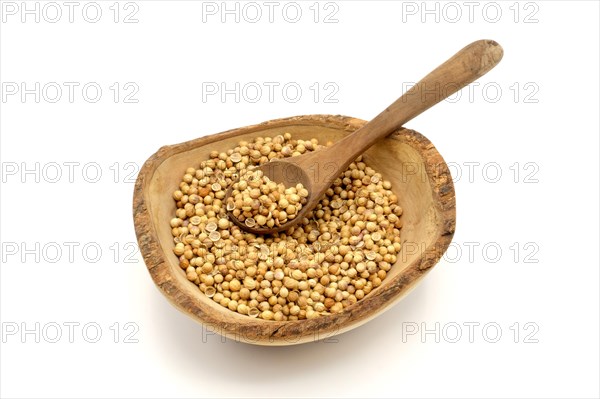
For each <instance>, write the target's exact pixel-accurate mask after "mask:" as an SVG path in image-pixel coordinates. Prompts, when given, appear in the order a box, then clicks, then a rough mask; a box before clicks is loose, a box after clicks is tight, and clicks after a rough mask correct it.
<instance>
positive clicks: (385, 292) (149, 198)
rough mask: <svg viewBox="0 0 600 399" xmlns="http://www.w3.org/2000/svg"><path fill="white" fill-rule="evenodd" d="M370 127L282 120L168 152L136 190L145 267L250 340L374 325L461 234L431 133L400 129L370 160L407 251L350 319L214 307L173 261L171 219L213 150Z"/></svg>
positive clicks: (277, 341) (153, 162)
mask: <svg viewBox="0 0 600 399" xmlns="http://www.w3.org/2000/svg"><path fill="white" fill-rule="evenodd" d="M365 123H366V122H365V121H363V120H360V119H355V118H350V117H344V116H334V115H306V116H297V117H292V118H284V119H277V120H272V121H268V122H264V123H261V124H258V125H253V126H247V127H243V128H239V129H234V130H229V131H226V132H223V133H219V134H215V135H210V136H206V137H202V138H199V139H195V140H191V141H188V142H185V143H180V144H175V145H170V146H165V147H162V148H161V149H159V150H158V151H157V152H156V153H155V154H154V155H152V156H151V157H150V158H149V159H148V160H147V161H146V163H145V164H144V166H143V167H142V169H141V171H140V173H139V176H138V179H137V182H136V184H135V189H134V198H133V216H134V224H135V231H136V235H137V239H138V243H139V246H140V250H141V253H142V255H143V257H144V261H145V263H146V266H147V268H148V271H149V272H150V275H151V277H152V279H153V280H154V283H155V284H156V286H157V287H158V288H159V289H160V291H161V292H162V293H163V294H164V295H165V297H167V299H168V300H169V301H170V302H171V303H172V304H173V305H174V306H176V307H177V308H178V309H180V310H181V311H183V312H184V313H186V314H187V315H188V316H190V317H192V318H194V319H195V320H197V321H199V322H201V323H202V324H203V325H204V326H205V328H207V329H210V330H211V331H214V332H216V333H220V334H222V335H225V336H227V337H228V338H232V339H236V340H238V341H242V342H248V343H255V344H261V345H290V344H297V343H302V342H308V341H312V340H315V339H322V338H326V337H330V336H332V335H335V334H338V333H341V332H344V331H347V330H349V329H351V328H354V327H357V326H359V325H360V324H362V323H364V322H366V321H368V320H369V319H370V318H372V317H375V316H376V315H378V314H380V313H381V312H383V311H384V310H385V309H386V308H388V307H389V306H390V305H392V304H393V303H395V302H396V301H398V300H400V299H401V298H402V297H403V296H404V295H406V293H407V292H408V291H409V290H410V289H411V288H412V287H413V286H414V285H415V284H416V283H417V282H418V281H419V280H420V279H421V278H422V277H423V276H424V275H425V274H426V273H427V272H428V271H429V270H430V268H431V267H432V266H434V265H435V264H436V263H437V262H438V260H439V259H440V258H441V256H442V255H443V253H444V252H445V250H446V249H447V248H448V245H449V244H450V241H451V240H452V236H453V234H454V229H455V220H456V211H455V194H454V186H453V183H452V178H451V176H450V172H449V170H448V167H447V165H446V163H445V162H444V160H443V158H442V156H441V155H440V154H439V153H438V152H437V150H436V149H435V147H434V146H433V144H432V143H431V142H430V141H429V140H428V139H427V138H426V137H425V136H423V135H421V134H419V133H417V132H415V131H413V130H409V129H400V130H398V131H396V132H394V133H393V134H392V135H390V136H389V137H388V138H386V139H385V140H383V141H382V142H380V143H378V144H376V145H375V146H374V147H372V148H371V149H369V150H368V151H367V153H365V160H366V162H367V163H368V164H369V166H372V167H373V168H374V169H376V170H377V171H378V172H381V173H382V174H383V176H384V178H386V179H388V180H391V181H392V184H393V188H392V189H393V191H394V192H395V194H397V195H398V197H399V202H400V204H401V206H402V207H403V208H404V211H405V212H404V215H403V216H402V218H403V221H404V226H403V228H402V233H401V234H402V238H403V248H402V250H401V251H400V253H399V254H398V261H397V262H396V264H395V265H394V266H393V267H392V270H391V271H390V273H389V274H388V277H386V279H385V280H384V282H383V284H382V285H381V286H380V287H378V288H377V289H374V290H373V291H372V292H371V293H370V294H369V295H367V296H365V298H364V299H362V300H361V301H359V302H357V303H355V304H354V305H351V306H349V307H348V308H346V309H345V310H344V311H343V312H342V313H339V314H335V315H326V316H321V317H318V318H316V319H311V320H298V321H284V322H275V321H266V320H262V319H253V318H250V317H248V316H244V315H240V314H237V313H235V312H232V311H230V310H229V309H226V308H224V307H221V306H220V305H218V304H216V303H214V301H212V300H211V299H209V298H207V297H206V296H205V295H204V294H203V293H202V292H201V291H200V290H199V289H198V287H197V286H196V285H194V284H193V283H191V282H189V281H187V279H186V278H185V273H184V272H183V271H182V270H181V269H180V268H179V266H178V260H177V258H176V257H175V255H173V252H172V248H173V242H172V237H171V236H170V227H169V219H170V217H172V215H173V214H174V210H175V204H174V201H173V200H172V197H171V194H172V192H173V191H174V190H175V189H176V187H177V185H178V183H179V181H180V178H181V176H182V175H183V173H184V171H185V169H186V168H187V167H189V166H194V165H197V164H198V163H199V162H200V161H201V160H202V159H206V155H207V154H208V152H209V151H210V150H212V149H217V150H219V151H223V150H226V149H228V148H232V147H233V146H235V143H236V142H237V141H239V140H242V139H248V138H252V137H254V136H260V135H269V136H270V135H275V134H280V133H283V132H286V131H289V132H291V133H292V135H293V136H294V137H295V138H310V137H317V138H318V139H320V140H328V139H332V140H335V139H336V138H338V139H339V138H340V137H342V136H343V135H344V134H348V133H350V132H353V131H355V130H356V129H358V128H360V127H361V126H363V125H364V124H365Z"/></svg>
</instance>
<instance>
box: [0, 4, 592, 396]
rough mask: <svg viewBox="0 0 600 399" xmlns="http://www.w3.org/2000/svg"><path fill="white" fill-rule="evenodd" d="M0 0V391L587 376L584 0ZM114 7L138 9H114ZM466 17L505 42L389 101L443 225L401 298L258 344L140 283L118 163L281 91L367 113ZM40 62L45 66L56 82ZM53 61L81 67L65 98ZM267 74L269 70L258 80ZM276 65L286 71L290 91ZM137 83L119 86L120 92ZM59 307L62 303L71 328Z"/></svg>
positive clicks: (177, 390)
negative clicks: (331, 327)
mask: <svg viewBox="0 0 600 399" xmlns="http://www.w3.org/2000/svg"><path fill="white" fill-rule="evenodd" d="M7 3H11V2H6V1H4V2H2V11H3V14H2V18H3V21H2V25H1V27H0V34H1V39H0V52H1V54H0V56H1V65H0V75H1V76H0V80H1V81H2V84H3V86H2V95H3V97H2V102H1V104H0V106H1V110H0V112H1V115H0V118H1V124H0V128H1V143H0V145H1V158H2V190H1V221H2V224H1V241H2V267H1V269H0V270H1V289H0V292H1V322H2V343H1V375H0V386H1V388H0V394H1V395H2V397H116V396H118V397H157V398H158V397H221V396H228V397H232V396H234V397H246V396H249V397H287V396H296V397H297V396H303V397H304V396H306V397H313V396H315V397H316V396H319V397H330V396H338V397H341V396H353V397H370V396H377V397H382V396H387V397H512V396H515V397H598V396H599V395H600V392H599V381H598V375H599V374H600V373H599V367H598V366H599V363H598V362H599V357H598V356H599V355H598V352H599V348H598V337H599V329H598V322H599V320H598V318H599V316H598V315H599V309H598V307H599V306H598V304H599V296H598V291H599V274H598V269H599V268H598V266H599V262H598V261H599V259H598V241H599V240H598V238H599V237H598V203H599V202H598V181H599V177H598V147H599V143H598V133H599V126H598V109H599V101H598V89H599V84H598V83H599V82H598V71H599V64H598V49H599V47H600V46H599V43H598V40H599V39H598V38H599V31H598V26H599V24H598V22H599V21H598V19H599V5H598V3H597V2H594V1H585V2H566V1H565V2H561V1H547V2H546V1H537V2H528V3H527V2H521V3H517V4H516V5H515V2H512V1H510V2H497V3H493V4H491V5H487V3H484V2H475V5H474V7H475V8H473V9H471V10H472V14H471V15H469V7H470V6H469V5H467V4H465V3H464V2H455V3H452V4H451V5H447V3H437V5H436V3H434V2H429V3H427V5H426V6H424V5H423V4H422V3H421V2H404V3H402V2H393V1H386V2H369V4H367V2H360V1H348V2H346V1H338V2H333V3H332V4H333V5H331V4H329V5H326V4H325V3H324V2H322V3H320V4H318V5H317V7H314V6H313V3H314V2H313V1H310V2H300V3H298V4H299V7H300V8H301V10H302V16H301V17H300V20H299V21H298V22H297V23H291V22H288V21H286V19H285V18H284V17H283V16H282V9H283V7H284V6H285V5H286V4H287V3H284V2H281V3H279V4H278V6H277V7H276V8H275V12H274V15H273V22H272V23H271V22H269V16H268V10H269V9H268V7H267V6H266V5H265V4H263V3H262V2H259V3H258V6H259V8H260V9H261V11H262V12H263V15H262V19H261V20H260V21H258V22H256V23H251V22H249V21H248V19H250V18H254V13H253V12H254V10H252V9H249V8H246V9H245V10H246V12H247V13H246V14H245V15H244V14H242V15H240V20H239V23H236V22H235V20H234V18H235V15H229V16H226V18H227V19H226V21H225V23H222V22H221V20H220V14H219V13H217V14H216V15H210V14H207V13H204V14H203V10H205V11H210V10H213V9H214V6H216V7H217V8H218V10H217V11H221V7H222V6H221V3H220V2H217V3H210V4H209V3H205V4H204V5H203V3H201V2H194V1H180V2H168V3H167V2H162V1H136V2H133V3H132V4H133V5H131V4H126V3H125V2H121V3H120V4H117V7H115V6H114V5H113V3H114V2H113V1H108V2H103V1H100V2H98V5H99V7H100V8H101V10H102V15H101V17H100V20H99V21H98V22H97V23H91V22H88V21H86V20H85V18H84V17H83V16H82V9H83V8H84V6H85V5H86V4H87V3H85V2H80V3H79V5H78V6H77V7H76V8H75V9H74V14H73V22H72V23H71V22H69V16H68V11H69V9H68V8H67V6H65V5H64V4H63V3H62V2H59V3H57V4H58V7H59V8H60V9H61V11H62V13H63V14H62V19H61V20H60V21H58V22H56V23H50V22H49V21H48V19H53V18H55V15H56V14H55V12H56V8H52V7H54V6H53V5H52V6H47V7H46V8H44V6H45V5H46V3H45V2H40V3H39V5H38V7H39V10H40V13H41V15H40V21H39V23H37V22H35V15H33V14H31V15H27V14H26V15H24V17H25V18H26V20H25V22H22V21H21V17H22V15H21V13H22V5H21V2H17V3H11V4H7ZM15 5H16V6H17V7H18V9H17V10H16V14H14V15H13V12H15V8H14V6H15ZM27 6H28V7H29V8H30V9H33V8H34V7H35V2H28V3H27ZM243 6H244V3H240V4H239V5H238V7H240V12H243V10H244V8H243ZM311 6H312V7H313V8H312V9H311V8H310V7H311ZM90 7H93V5H92V6H87V8H86V10H87V12H88V14H87V16H86V17H87V18H88V19H93V18H95V15H94V8H90ZM110 7H113V8H110ZM228 7H230V8H233V7H234V4H232V3H229V5H228ZM290 7H294V5H292V6H287V8H286V10H287V11H288V12H289V14H288V15H286V18H288V19H293V18H294V13H293V11H294V9H293V8H290ZM424 7H427V8H428V9H433V10H435V9H436V8H435V7H437V10H438V12H437V14H436V11H434V13H433V14H424V11H425V10H424ZM316 8H318V9H319V10H320V13H319V15H318V22H317V23H315V22H314V18H315V9H316ZM115 9H119V10H120V13H119V15H118V18H117V19H118V22H117V23H115V22H114V20H113V18H115ZM484 9H485V12H484ZM498 9H499V10H500V11H501V14H500V15H497V14H496V11H497V10H498ZM44 10H45V12H46V13H45V14H44ZM457 11H459V12H460V13H461V14H460V15H461V17H460V18H458V17H457V14H456V12H457ZM517 11H518V14H517ZM131 13H133V15H132V16H131V18H130V19H137V20H138V22H137V23H124V21H123V20H124V18H125V17H126V16H127V15H129V14H131ZM331 13H333V15H331V16H330V19H331V20H333V23H325V22H324V19H325V17H326V16H327V15H329V14H331ZM203 18H204V20H203ZM422 18H425V22H422V21H421V19H422ZM436 18H438V21H436ZM335 20H337V22H335ZM453 20H457V21H456V22H453ZM496 20H497V21H496ZM494 21H495V22H494ZM481 38H489V39H494V40H497V41H498V42H499V43H500V44H502V46H503V47H504V49H505V56H504V59H503V61H502V62H501V64H500V65H499V66H498V67H497V68H496V69H494V70H493V71H491V72H490V73H489V74H488V75H486V76H485V77H483V78H482V79H481V80H480V81H479V83H480V85H479V86H472V87H471V89H464V90H463V91H462V93H461V97H460V98H456V97H455V99H454V100H453V101H446V102H443V103H441V104H439V105H438V106H436V107H435V108H433V109H431V110H429V111H427V112H426V113H425V114H423V115H421V116H419V117H418V118H416V119H414V120H413V121H411V122H410V123H408V124H407V126H408V127H411V128H413V129H416V130H418V131H420V132H422V133H423V134H425V135H426V136H427V137H428V138H430V139H431V140H432V141H433V143H434V144H435V145H436V147H437V148H438V150H439V151H440V153H441V154H442V155H443V156H444V158H445V159H446V161H447V162H448V163H449V165H452V171H453V173H454V177H455V180H456V183H455V186H456V195H457V229H456V234H455V236H454V243H453V245H452V247H451V248H450V250H449V252H448V253H447V254H446V257H445V258H444V259H443V260H442V261H441V262H440V263H439V264H438V265H437V266H436V267H435V268H434V269H433V270H432V272H431V273H430V274H429V275H428V276H427V278H426V279H425V280H424V281H423V282H422V284H420V286H418V288H417V289H415V290H414V291H413V292H412V293H411V294H410V295H409V297H407V298H406V299H405V300H404V301H402V302H401V303H400V304H398V305H397V306H395V307H394V308H392V309H391V310H389V311H388V312H387V313H385V314H383V315H381V316H380V317H378V318H377V319H375V320H373V321H371V322H369V323H368V324H366V325H364V326H362V327H360V328H358V329H356V330H353V331H351V332H349V333H346V334H343V335H341V336H338V337H336V338H334V339H331V340H329V341H328V342H316V343H309V344H305V345H301V346H292V347H285V348H269V347H256V346H251V345H246V344H240V343H236V342H232V341H227V342H222V341H221V339H220V337H218V336H215V335H211V334H208V333H206V331H203V330H202V328H201V326H200V325H198V324H196V323H195V322H194V321H192V320H191V319H188V318H187V317H186V316H185V315H183V314H181V313H179V312H178V311H177V310H175V309H174V308H173V307H171V305H169V304H168V303H167V301H166V300H165V299H164V298H163V297H162V295H161V294H160V293H159V292H158V290H157V289H156V288H155V287H154V285H153V283H152V281H151V279H150V278H149V275H148V272H147V271H146V269H145V265H144V263H143V261H142V259H141V257H140V255H139V253H137V252H136V249H135V247H134V246H132V245H131V244H129V243H135V241H136V239H135V234H134V230H133V223H132V216H131V200H132V191H133V181H134V180H135V176H136V173H137V169H136V168H137V167H139V166H140V165H142V164H143V162H144V161H145V160H146V159H147V158H148V157H149V156H150V155H151V154H152V153H153V152H154V151H156V150H157V149H158V148H159V147H160V146H162V145H164V144H173V143H178V142H181V141H185V140H189V139H192V138H195V137H199V136H203V135H207V134H212V133H217V132H220V131H223V130H227V129H231V128H236V127H241V126H245V125H250V124H254V123H259V122H262V121H265V120H269V119H274V118H280V117H286V116H292V115H300V114H312V113H329V114H345V115H350V116H354V117H359V118H363V119H369V118H372V117H373V116H375V115H376V114H377V113H378V112H379V111H380V110H382V109H383V108H385V107H386V106H387V105H389V104H390V103H391V102H392V101H393V100H394V99H396V98H397V97H398V96H400V95H401V94H402V91H403V90H404V88H405V86H406V85H405V84H406V83H407V82H414V81H416V80H418V79H420V78H421V77H422V76H424V75H425V74H426V73H427V72H429V71H430V70H431V69H433V68H434V67H435V66H437V65H438V64H439V63H441V62H443V61H444V60H445V59H446V58H448V57H449V56H451V55H452V54H454V53H455V52H456V51H458V50H459V49H460V48H462V47H463V46H464V45H466V44H468V43H470V42H471V41H474V40H476V39H481ZM36 82H39V83H40V93H39V94H40V99H39V103H36V101H35V100H36V99H35V94H28V95H26V96H25V97H24V98H22V97H21V92H20V90H21V89H22V87H21V86H20V85H21V83H25V84H26V87H25V88H28V89H33V88H35V83H36ZM51 82H56V84H57V85H60V86H62V87H63V92H62V97H61V98H60V99H59V100H58V101H57V102H56V103H52V102H50V101H51V100H53V99H54V98H55V97H56V92H54V91H52V90H54V88H55V86H53V84H51V85H49V86H48V85H47V84H48V83H51ZM65 82H75V83H77V84H79V86H77V87H75V89H74V93H73V94H74V97H73V102H70V101H69V98H68V94H69V93H68V89H67V86H65V85H64V83H65ZM90 82H92V83H94V84H97V85H99V86H100V87H101V89H102V95H101V97H100V98H99V100H98V101H97V102H95V103H92V102H89V101H88V100H90V99H91V98H92V97H94V96H95V94H94V92H93V91H89V92H88V93H87V94H88V98H87V100H86V98H84V97H83V94H82V87H83V86H84V85H86V84H87V83H90ZM115 82H116V83H117V84H118V86H119V88H120V91H119V94H118V96H117V97H116V100H117V102H116V103H115V88H116V86H113V85H114V84H115ZM221 82H225V83H226V85H227V86H228V87H229V88H233V87H235V86H234V85H235V83H236V82H239V83H240V87H243V86H244V85H245V84H247V83H250V82H256V83H257V84H259V85H263V87H264V88H265V90H264V92H263V93H262V94H263V96H262V98H261V99H260V100H259V101H257V102H255V103H252V102H250V101H249V100H252V98H253V97H255V93H254V92H246V93H245V94H246V95H245V96H244V93H240V94H241V96H240V99H239V102H236V99H235V97H234V95H233V94H231V95H228V96H226V97H225V99H224V101H222V100H221V98H220V96H219V95H212V96H210V95H206V93H203V87H204V88H206V87H208V86H210V87H212V86H211V85H212V84H213V83H214V84H216V85H217V86H218V85H220V84H221ZM265 82H277V83H278V84H279V86H278V88H276V89H275V92H274V95H275V97H274V99H273V102H270V101H269V98H268V92H267V90H266V86H264V83H265ZM128 83H130V85H128V86H125V85H126V84H128ZM287 83H291V84H292V85H298V86H300V87H301V89H302V95H301V96H300V97H299V99H298V101H297V102H292V101H291V100H292V99H293V97H294V95H295V94H294V92H293V91H290V92H288V97H284V95H283V94H282V91H281V88H282V87H283V85H285V84H287ZM315 83H317V86H313V85H314V84H315ZM328 83H329V86H327V88H326V87H325V85H326V84H328ZM44 85H47V87H46V91H45V92H44V90H43V87H44ZM15 87H16V88H18V90H19V92H17V93H16V94H14V95H13V94H10V93H12V92H13V91H14V89H15ZM110 87H113V89H112V90H111V89H110ZM136 87H137V88H138V89H139V90H138V91H137V93H135V94H134V95H133V97H131V98H129V100H132V99H135V100H138V101H137V103H128V102H125V96H126V94H128V93H131V92H132V91H133V90H134V89H135V88H136ZM248 87H250V86H248ZM310 87H313V89H311V88H310ZM316 87H319V88H320V92H319V94H318V95H317V97H316V98H315V88H316ZM484 87H485V90H484ZM326 89H327V90H326ZM498 89H499V91H498ZM334 91H335V94H333V95H332V96H331V97H329V98H327V99H326V98H325V96H326V94H330V93H333V92H334ZM203 94H204V98H203ZM326 100H327V101H326ZM330 100H337V101H336V102H329V101H330ZM69 162H73V164H69ZM65 163H67V164H65ZM516 163H518V164H516ZM36 165H37V166H36ZM57 165H58V168H57ZM68 165H73V166H72V168H73V172H74V173H73V175H72V176H69V167H68ZM469 165H473V169H472V170H470V169H469ZM84 167H85V168H84ZM36 168H37V169H36ZM26 169H29V170H33V172H31V173H26V172H25V170H26ZM97 170H100V171H101V173H102V175H101V176H99V177H98V182H96V183H92V182H89V181H91V180H95V179H96V172H97ZM57 171H58V172H60V173H61V175H60V176H59V178H58V182H55V183H53V182H51V181H52V180H57V179H56V177H57V175H56V173H57ZM498 171H499V172H501V176H499V177H498V176H497V175H496V173H497V172H498ZM517 171H518V172H519V173H518V174H517ZM470 172H472V173H470ZM36 180H38V181H39V182H36ZM496 180H497V181H496ZM494 181H496V182H494ZM65 243H67V244H65ZM69 243H72V244H69ZM69 246H71V247H72V248H73V253H72V257H71V254H70V253H69V250H68V249H69ZM84 247H85V251H84V250H83V248H84ZM36 248H37V249H36ZM97 248H100V250H101V251H102V252H101V253H100V254H97V253H96V249H97ZM117 248H118V249H119V250H118V251H117ZM470 248H472V249H473V251H472V252H470V251H469V249H470ZM484 248H485V250H484ZM498 249H500V251H501V252H500V253H498V252H497V250H498ZM59 250H60V251H59ZM26 251H29V252H26ZM132 253H133V255H132V256H131V257H130V256H129V255H131V254H132ZM36 323H39V324H36ZM65 323H79V324H78V325H74V327H73V328H74V334H73V336H72V337H69V328H68V324H65ZM115 323H118V324H115ZM126 323H130V324H126ZM465 323H466V324H465ZM469 323H474V324H469ZM477 323H478V324H477ZM515 323H518V324H515ZM36 325H37V326H39V327H37V328H38V329H39V334H37V336H36V333H35V330H36ZM85 325H87V330H86V332H85V333H84V332H83V327H84V326H85ZM469 325H472V326H474V327H473V334H472V336H470V334H469V328H468V326H469ZM486 325H487V327H486V328H485V329H484V326H486ZM57 326H58V327H59V328H60V330H59V331H60V333H61V334H62V335H61V336H60V337H59V339H58V342H56V343H52V342H51V341H53V340H55V338H56V333H57V328H56V327H57ZM98 327H99V328H100V329H101V333H102V335H101V337H99V338H98V342H96V343H90V342H88V341H91V340H94V338H95V335H96V334H95V333H96V331H95V330H94V328H96V329H97V328H98ZM457 327H458V329H457ZM24 329H29V330H33V332H31V333H24V331H23V330H24ZM415 329H418V331H415V333H414V334H410V333H411V332H413V330H415ZM424 329H427V330H432V331H434V332H431V333H428V334H422V333H423V330H424ZM436 329H438V333H435V330H436ZM498 331H499V332H500V333H501V336H499V337H497V336H496V335H497V332H498ZM116 332H119V334H118V335H116V334H115V333H116ZM457 332H460V333H461V335H460V336H459V337H458V338H457V337H456V334H457ZM128 334H130V335H129V336H128ZM455 340H457V341H458V342H452V341H455ZM36 341H39V342H36ZM71 341H72V342H71ZM115 341H116V342H115ZM128 341H133V342H128ZM493 341H497V342H493Z"/></svg>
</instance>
